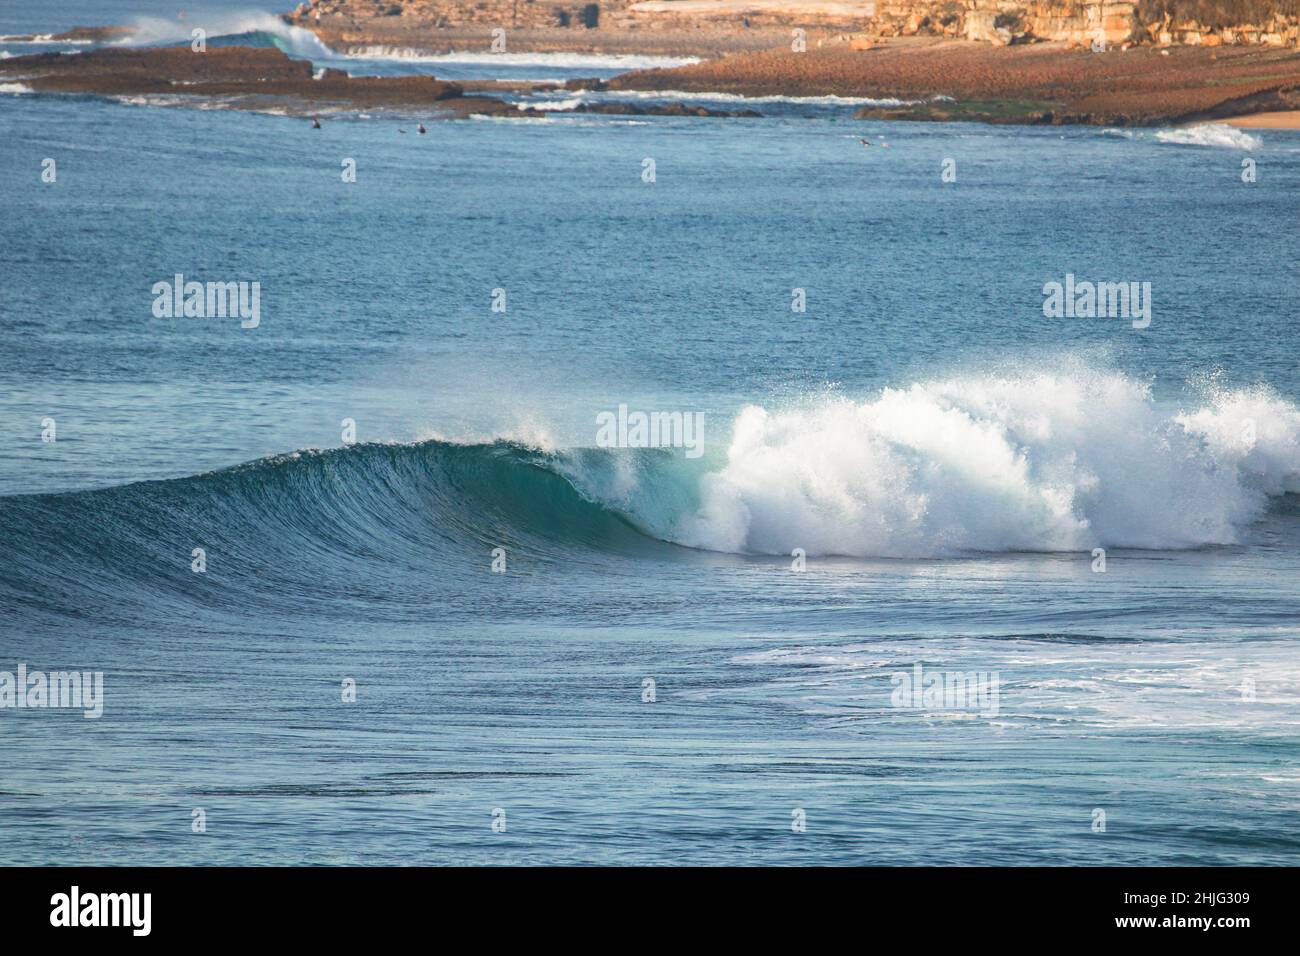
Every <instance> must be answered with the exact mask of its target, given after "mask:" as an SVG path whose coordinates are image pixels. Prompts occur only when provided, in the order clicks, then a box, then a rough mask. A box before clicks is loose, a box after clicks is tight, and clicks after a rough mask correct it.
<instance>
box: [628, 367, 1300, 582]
mask: <svg viewBox="0 0 1300 956" xmlns="http://www.w3.org/2000/svg"><path fill="white" fill-rule="evenodd" d="M1283 492H1293V493H1296V492H1300V410H1297V408H1296V407H1295V406H1294V405H1293V404H1291V403H1290V402H1287V401H1285V400H1283V399H1281V398H1279V397H1278V396H1276V395H1273V394H1272V393H1270V392H1269V391H1267V390H1265V389H1248V390H1237V391H1231V390H1223V391H1219V392H1217V393H1215V394H1213V395H1211V396H1210V397H1209V398H1208V399H1206V400H1204V401H1203V403H1202V404H1200V405H1199V406H1198V407H1195V408H1192V409H1189V410H1183V409H1169V408H1166V407H1163V406H1160V405H1158V404H1157V403H1156V402H1154V401H1153V400H1152V396H1151V393H1150V389H1149V387H1148V386H1147V385H1146V384H1145V383H1143V382H1140V381H1136V380H1134V379H1132V378H1130V377H1128V376H1126V375H1124V374H1122V373H1120V372H1115V371H1098V370H1093V369H1089V368H1079V367H1076V368H1070V369H1066V370H1053V371H1029V372H1025V373H1022V374H1017V375H1011V376H964V377H957V378H951V379H945V380H937V381H931V382H919V383H915V384H912V385H910V386H907V387H903V388H888V389H885V390H883V391H882V392H881V393H880V394H879V395H877V396H876V397H874V398H871V399H868V400H866V401H861V402H855V401H851V400H849V399H847V398H840V399H830V400H823V401H820V402H817V403H815V404H812V405H809V406H806V407H802V408H797V409H792V410H786V411H769V410H768V409H765V408H762V407H760V406H757V405H754V406H749V407H746V408H744V409H743V410H742V411H741V412H740V413H739V414H738V415H737V416H736V418H735V420H734V421H733V423H732V426H731V436H730V447H729V448H728V449H727V453H726V461H725V463H724V464H721V466H720V467H718V468H717V469H716V470H714V471H713V472H711V473H708V474H706V475H704V476H703V477H702V478H701V479H700V488H699V502H700V504H699V507H698V510H697V511H695V512H694V513H691V514H686V515H674V516H666V515H663V514H656V513H646V514H639V513H637V512H638V508H637V507H636V497H637V496H636V495H635V494H633V495H631V496H629V498H628V499H626V501H627V502H628V503H630V508H629V510H630V511H631V512H632V513H633V516H634V517H635V518H636V519H637V520H639V521H641V522H642V523H643V525H644V526H645V527H647V529H648V530H650V531H652V532H653V533H656V534H659V535H660V536H662V537H667V538H670V539H672V540H675V541H678V542H679V543H682V544H687V545H690V546H692V547H698V548H705V549H709V550H715V551H724V552H737V553H761V554H789V553H790V551H791V550H792V549H793V548H803V549H805V550H806V552H807V553H808V554H838V555H851V556H859V557H872V556H883V557H931V556H943V555H947V554H953V553H957V552H962V551H968V550H975V551H1015V550H1026V551H1079V550H1088V549H1091V548H1093V547H1097V546H1101V547H1138V548H1155V549H1165V548H1189V547H1196V546H1200V545H1206V544H1228V543H1233V542H1237V541H1239V540H1240V539H1241V535H1242V533H1243V532H1244V530H1245V529H1246V528H1247V526H1249V525H1250V524H1251V523H1252V522H1254V521H1256V520H1257V519H1259V518H1260V517H1261V516H1262V515H1263V513H1264V512H1265V510H1266V508H1267V505H1268V498H1269V496H1271V495H1278V494H1281V493H1283ZM647 510H648V509H647Z"/></svg>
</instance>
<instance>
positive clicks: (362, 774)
mask: <svg viewBox="0 0 1300 956" xmlns="http://www.w3.org/2000/svg"><path fill="white" fill-rule="evenodd" d="M96 6H97V5H96ZM23 8H25V9H23ZM83 12H85V11H77V10H75V9H74V10H72V11H71V12H68V11H64V14H65V15H66V16H71V17H73V18H74V21H75V22H77V23H93V22H97V21H98V22H103V21H107V20H108V19H110V18H109V17H108V16H107V15H103V16H100V17H94V16H91V15H90V14H89V13H86V15H82V13H83ZM92 12H93V11H92ZM127 12H130V11H129V10H128V11H127ZM150 12H154V11H150ZM65 25H66V26H70V25H72V23H67V24H63V23H53V22H50V20H48V19H46V18H45V15H44V11H42V10H39V9H36V8H34V7H30V6H27V5H20V10H19V15H17V16H14V15H12V14H11V13H10V11H9V10H6V11H5V19H3V20H0V32H3V33H6V34H13V33H18V32H22V31H28V30H40V29H41V28H42V26H46V27H48V28H49V29H57V28H59V27H62V26H65ZM157 38H158V37H157V36H156V35H155V36H154V37H153V39H157ZM299 39H300V38H299ZM276 40H279V41H281V43H282V44H284V45H285V46H287V47H288V48H289V50H290V51H291V52H295V53H296V54H297V55H307V53H305V52H304V51H303V50H302V49H301V48H298V47H294V46H293V43H296V42H298V41H297V40H293V42H287V41H285V38H284V37H283V36H282V35H281V34H279V33H277V32H275V31H270V32H268V31H262V32H261V33H259V34H257V42H276ZM0 49H3V50H7V51H9V52H12V53H13V54H14V55H19V53H20V52H22V51H21V50H20V49H19V47H18V46H15V45H12V44H11V45H7V46H6V45H3V44H0ZM410 59H411V58H410V57H400V56H391V57H387V56H377V57H367V58H357V59H356V62H355V64H354V72H358V73H363V72H385V71H391V72H398V71H400V70H402V69H410V68H412V67H411V63H410V62H409V61H410ZM376 64H378V65H376ZM582 67H583V69H582V70H581V71H580V72H577V73H575V70H576V69H577V67H576V66H575V65H574V64H563V63H556V62H554V61H551V62H548V61H547V60H546V59H545V58H537V59H534V60H532V61H524V62H516V63H515V64H514V67H513V68H517V69H519V70H524V71H527V72H528V73H529V75H531V76H534V77H540V78H547V77H550V78H554V79H562V78H563V77H565V76H570V75H583V76H588V75H601V74H599V73H593V72H589V71H590V70H592V69H597V67H596V66H593V65H592V64H582ZM418 68H420V69H428V70H431V71H432V72H435V73H438V74H439V75H444V73H445V71H443V70H441V69H440V68H439V66H438V64H437V63H436V62H433V63H426V64H423V65H422V66H420V67H418ZM458 69H461V70H462V71H464V73H465V74H466V75H473V74H474V73H475V70H476V69H477V70H479V73H478V75H482V76H485V77H492V76H497V75H500V74H498V73H497V72H495V71H496V70H497V69H499V67H497V66H496V65H495V64H478V66H477V67H476V65H475V63H474V61H473V60H472V59H463V60H462V61H460V63H459V65H458ZM607 69H608V71H609V72H616V71H617V69H618V66H617V65H614V64H609V65H608V67H607ZM583 96H584V97H585V98H587V99H589V100H598V99H600V95H599V94H583ZM572 98H573V97H572V96H571V95H570V94H560V93H558V92H557V93H556V94H555V95H554V96H553V97H552V100H553V101H555V102H557V103H560V104H561V105H564V104H565V100H566V99H572ZM678 98H679V97H676V96H674V95H672V94H671V93H670V92H667V93H664V94H663V95H660V96H659V97H649V98H648V100H649V101H650V102H670V101H672V100H674V99H678ZM696 101H698V102H705V103H725V102H728V101H727V100H726V98H718V97H713V98H710V97H704V98H699V99H698V100H693V101H692V102H696ZM176 102H177V101H176V100H174V99H168V98H161V99H159V98H153V99H149V98H125V99H122V100H104V99H99V98H95V97H85V96H40V95H34V94H30V93H26V92H23V88H22V87H21V84H20V83H18V84H15V85H13V86H12V87H11V88H8V89H6V90H5V91H4V92H0V182H3V183H4V189H3V192H0V222H3V224H4V233H3V234H4V239H5V241H4V243H3V248H2V251H0V609H3V612H4V613H3V614H2V615H0V671H6V670H7V671H15V670H16V669H17V667H18V666H19V665H20V664H24V665H26V667H27V669H28V670H30V671H36V670H40V671H45V672H49V671H56V670H68V669H76V670H81V671H89V672H102V673H103V675H104V677H103V682H104V683H103V688H104V690H103V701H102V704H103V713H102V716H100V717H98V718H97V719H86V718H84V717H83V716H82V713H81V711H80V710H77V709H55V708H39V709H38V708H25V709H10V708H0V721H2V722H3V723H2V724H0V727H3V733H0V765H3V766H4V767H5V773H4V779H3V783H0V827H3V830H4V832H5V834H6V839H5V841H3V843H2V844H0V847H3V849H0V862H4V863H83V864H103V863H115V864H127V863H166V864H230V863H321V864H332V863H378V864H404V863H469V864H509V863H598V864H610V863H613V864H683V863H740V864H800V865H802V864H903V865H916V864H972V865H987V864H1030V863H1038V864H1158V865H1170V864H1246V863H1264V864H1295V863H1296V862H1298V861H1300V838H1297V836H1296V833H1295V828H1294V821H1295V815H1296V812H1297V810H1300V795H1298V792H1297V787H1298V785H1300V697H1298V696H1297V695H1298V693H1300V664H1298V663H1297V650H1298V648H1300V644H1298V641H1300V624H1298V622H1300V595H1298V593H1297V580H1298V577H1297V572H1300V501H1298V500H1297V493H1300V372H1298V368H1300V366H1298V363H1297V358H1298V354H1300V353H1298V350H1297V345H1296V336H1295V307H1294V289H1293V286H1294V282H1293V281H1292V275H1291V274H1292V271H1293V268H1292V267H1293V265H1294V263H1295V261H1296V258H1297V253H1298V252H1300V249H1298V247H1297V241H1296V231H1295V227H1294V215H1293V210H1294V208H1295V205H1296V202H1297V199H1300V134H1296V133H1287V132H1273V131H1263V132H1256V133H1251V134H1250V135H1246V134H1243V133H1235V132H1232V131H1230V130H1226V129H1223V128H1198V129H1195V130H1190V131H1189V130H1152V131H1142V132H1136V133H1134V132H1131V131H1129V132H1120V131H1106V130H1098V129H1091V128H1071V127H1065V128H1052V129H1036V128H1021V129H1018V128H1011V127H1006V128H996V127H985V126H977V125H962V124H886V123H864V122H857V121H853V120H851V119H849V116H850V115H851V113H852V110H853V106H852V105H849V104H840V103H835V102H833V101H825V100H822V101H817V102H804V101H797V100H789V101H781V102H770V101H769V102H766V103H756V104H753V105H754V108H756V109H758V110H759V111H760V112H764V113H766V114H767V115H766V116H765V118H763V119H758V120H722V119H685V118H671V117H652V116H635V117H620V116H604V115H599V116H597V115H590V114H587V115H584V114H578V113H572V112H571V111H567V112H566V111H561V112H559V113H554V114H552V115H550V116H548V117H545V118H542V117H538V118H532V119H527V120H511V121H505V120H469V121H464V122H455V123H450V122H449V123H434V122H429V123H427V125H428V127H429V133H428V134H427V135H425V136H419V135H417V134H416V133H415V132H414V123H415V122H416V121H417V120H418V119H422V118H425V117H419V116H416V115H410V114H395V113H385V112H380V111H375V112H373V113H369V114H360V115H359V114H356V113H339V114H328V115H324V116H323V121H324V123H323V128H322V129H321V130H319V131H313V130H311V129H310V128H309V124H308V123H306V122H305V121H304V120H303V119H301V118H296V117H293V116H285V115H278V113H280V112H283V111H282V110H281V109H280V108H279V107H277V106H275V105H274V104H268V105H267V106H266V108H265V109H263V110H262V111H254V112H250V111H239V110H232V109H226V108H222V107H223V106H225V105H228V104H223V103H220V102H216V103H208V104H204V105H205V106H207V107H208V108H204V109H196V108H182V107H179V106H177V105H175V104H176ZM733 102H734V101H733ZM728 108H734V107H728ZM403 129H405V130H406V131H407V132H406V133H402V132H400V130H403ZM859 138H866V139H867V140H869V141H870V142H872V143H873V144H875V145H873V146H872V147H871V148H864V147H863V146H861V145H860V144H859V142H858V140H859ZM46 158H52V159H54V160H55V161H56V164H57V181H56V182H54V183H44V182H42V179H41V171H42V161H43V160H44V159H46ZM348 159H351V160H354V161H355V168H356V181H355V182H345V181H344V180H343V177H342V175H341V170H342V169H343V166H344V161H345V160H348ZM647 159H649V160H653V168H654V180H653V182H647V181H646V179H645V178H644V174H645V172H646V169H647V165H646V162H645V161H646V160H647ZM945 160H952V161H953V162H954V163H955V170H956V179H955V181H951V182H946V181H944V178H943V176H942V172H943V170H944V168H945ZM1243 160H1249V161H1253V163H1254V166H1253V169H1254V172H1255V181H1254V182H1249V183H1248V182H1244V181H1243V179H1242V174H1243V172H1244V171H1245V169H1244V167H1243ZM1247 165H1249V164H1247ZM949 168H953V167H949ZM178 273H179V274H182V275H184V276H185V277H186V279H196V280H200V281H207V280H212V281H239V280H245V281H250V282H251V281H257V282H259V283H260V312H259V316H258V319H259V322H258V324H257V326H256V327H255V328H242V327H241V323H240V321H239V319H238V318H229V317H226V318H156V317H155V315H154V313H153V307H154V302H155V294H154V292H153V291H152V290H153V286H154V284H155V283H157V282H160V281H167V282H170V281H172V278H173V276H174V275H176V274H178ZM1067 274H1068V275H1073V276H1075V277H1076V278H1077V279H1078V280H1079V281H1083V280H1084V279H1088V280H1093V281H1108V282H1119V281H1125V282H1127V281H1133V282H1138V283H1150V299H1149V302H1150V305H1151V308H1150V324H1149V326H1147V327H1145V328H1134V327H1133V322H1132V321H1130V320H1129V319H1128V318H1064V317H1062V318H1049V317H1047V316H1046V315H1045V314H1044V309H1043V305H1044V291H1043V289H1044V285H1045V284H1046V283H1050V282H1053V281H1055V282H1062V283H1064V282H1065V281H1066V276H1067ZM800 290H801V291H802V296H803V298H804V301H805V304H806V310H805V311H802V312H800V311H795V310H794V309H793V308H792V304H793V303H795V302H796V300H797V298H798V296H799V295H800ZM503 297H504V303H505V309H504V311H494V310H493V303H494V302H498V303H500V302H501V301H502V300H503ZM1139 324H1141V323H1140V322H1139ZM621 405H625V406H627V407H628V409H629V411H631V412H635V411H646V412H652V411H657V412H665V413H680V414H681V415H682V416H683V419H682V420H683V422H687V421H689V422H692V423H693V422H695V421H697V419H696V417H695V416H697V415H700V416H702V431H701V432H700V433H699V434H698V435H695V434H692V438H693V439H694V438H699V439H700V440H699V441H698V442H695V441H692V442H691V443H690V447H676V448H636V447H612V448H611V447H604V445H605V444H606V443H604V442H603V440H602V439H603V437H608V436H607V435H606V436H602V434H601V431H600V427H599V421H600V419H598V416H600V415H601V414H602V413H610V412H614V413H617V411H618V409H619V406H621ZM47 419H48V420H52V427H53V428H54V437H55V440H54V441H43V440H42V433H43V431H46V432H48V430H49V428H50V427H51V425H50V424H49V423H47V422H46V420H47ZM353 438H355V441H353V440H352V439H353ZM195 549H202V554H203V560H204V562H205V564H204V570H203V571H202V573H198V572H196V571H195V570H193V564H192V562H194V561H195V560H196V558H195V557H194V550H195ZM498 549H501V550H498ZM1095 549H1104V554H1100V553H1098V552H1096V551H1095ZM1103 558H1104V563H1103ZM502 561H504V568H502ZM494 562H495V563H496V565H497V568H498V569H499V570H497V571H494ZM797 568H802V570H797ZM1103 568H1104V570H1103ZM918 666H919V667H920V668H921V673H922V674H929V675H935V674H938V675H939V676H941V677H948V678H952V677H954V675H972V679H974V678H976V677H978V679H979V684H978V686H979V690H980V695H979V696H978V699H977V700H971V699H967V700H964V701H963V700H960V699H958V700H953V699H949V698H939V699H929V698H923V699H921V700H919V701H915V702H913V701H908V700H906V699H902V700H900V698H899V693H898V692H899V691H900V690H902V689H903V688H905V687H906V686H908V685H907V684H906V682H905V679H907V680H910V679H911V678H912V677H913V676H914V675H916V674H917V670H916V669H917V667H918ZM345 681H352V682H355V701H351V702H348V701H345V700H344V697H345V696H347V695H346V693H345V689H344V682H345ZM995 682H996V683H995ZM971 686H974V685H971ZM911 704H915V705H916V706H911ZM199 810H201V811H202V814H197V815H196V811H199ZM200 816H201V817H202V819H203V821H204V823H205V828H204V831H203V832H195V820H196V819H198V817H200ZM502 821H504V823H505V825H504V827H503V826H502V825H501V824H502ZM494 822H496V824H497V825H496V826H495V827H494V825H493V824H494Z"/></svg>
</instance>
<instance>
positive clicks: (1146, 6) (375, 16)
mask: <svg viewBox="0 0 1300 956" xmlns="http://www.w3.org/2000/svg"><path fill="white" fill-rule="evenodd" d="M1251 4H1254V5H1253V6H1252V5H1251ZM1256 8H1258V10H1259V11H1276V10H1277V9H1278V5H1276V4H1271V3H1269V0H1241V2H1240V3H1233V4H1229V3H1227V2H1226V0H1225V2H1224V3H1223V4H1222V12H1221V13H1219V14H1216V16H1215V18H1214V20H1213V22H1200V21H1198V20H1197V19H1196V16H1201V17H1204V16H1205V14H1203V13H1198V12H1197V11H1200V10H1202V9H1204V4H1203V3H1201V2H1200V0H1137V2H1136V3H1134V2H1111V0H1102V2H1080V0H1041V2H1033V0H876V2H871V0H596V2H585V0H401V2H392V3H389V2H378V0H315V2H314V3H311V2H303V3H300V4H299V5H298V7H297V9H295V10H294V12H293V13H291V14H289V15H287V17H286V19H289V20H290V21H291V22H294V23H298V24H300V25H301V26H305V27H317V28H328V29H330V30H345V29H352V30H355V31H360V32H362V33H364V30H365V25H366V23H367V22H370V23H378V22H380V21H386V22H387V24H389V25H391V24H392V23H393V22H397V23H400V24H401V25H403V26H407V25H409V26H410V28H411V29H412V30H428V29H439V28H444V27H457V26H465V25H475V24H477V25H492V26H501V27H506V28H516V29H533V28H547V27H550V28H554V27H561V28H570V29H574V30H579V31H581V30H584V29H590V30H597V29H599V30H611V29H612V30H635V29H637V28H649V29H654V28H657V27H665V26H672V27H675V28H682V27H685V28H690V27H692V26H694V27H699V26H704V25H707V26H709V27H712V28H717V27H719V26H724V27H728V28H734V29H735V30H747V29H752V28H771V27H793V26H806V27H817V28H821V29H825V28H831V29H842V30H844V31H845V33H846V35H852V34H866V35H871V36H877V37H881V36H883V37H892V36H915V35H919V36H944V37H952V38H965V39H970V40H979V41H983V42H988V43H995V44H1000V45H1009V44H1013V43H1023V42H1031V41H1033V40H1054V41H1063V42H1066V43H1070V44H1076V45H1082V46H1089V47H1107V48H1108V47H1110V46H1120V45H1122V44H1124V43H1142V44H1152V45H1166V46H1167V45H1173V44H1186V45H1192V46H1214V45H1220V44H1227V45H1234V44H1259V45H1266V46H1275V47H1276V46H1296V45H1297V39H1298V37H1300V16H1297V15H1290V14H1282V13H1277V12H1270V13H1268V15H1264V14H1262V13H1257V12H1254V11H1256ZM1252 17H1254V18H1255V22H1247V21H1248V20H1250V19H1251V18H1252ZM394 18H396V19H394Z"/></svg>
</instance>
